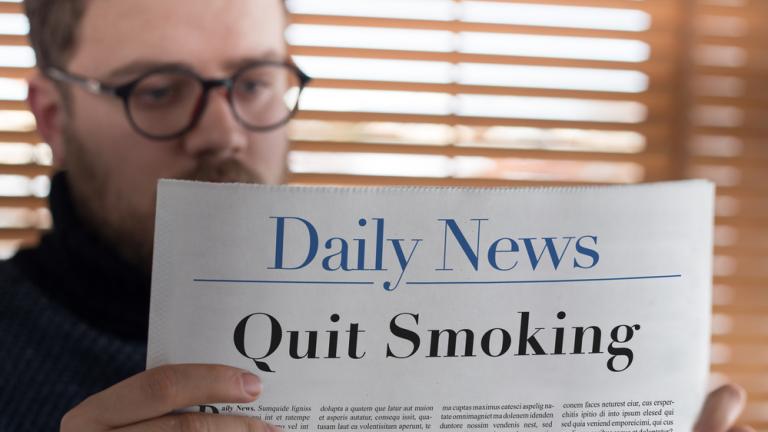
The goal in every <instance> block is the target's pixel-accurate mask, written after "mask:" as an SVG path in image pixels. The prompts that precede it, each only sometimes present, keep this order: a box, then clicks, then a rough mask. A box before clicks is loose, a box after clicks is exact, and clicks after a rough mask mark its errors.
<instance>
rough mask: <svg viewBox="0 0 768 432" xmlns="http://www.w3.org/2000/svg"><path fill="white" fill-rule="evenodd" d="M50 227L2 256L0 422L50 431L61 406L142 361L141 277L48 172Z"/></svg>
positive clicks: (2, 426)
mask: <svg viewBox="0 0 768 432" xmlns="http://www.w3.org/2000/svg"><path fill="white" fill-rule="evenodd" d="M50 207H51V212H52V214H53V220H54V229H53V230H52V231H51V232H50V233H48V234H46V235H45V236H44V237H43V239H42V241H41V242H40V245H39V246H38V247H36V248H34V249H29V250H24V251H21V252H19V253H18V254H17V255H16V256H15V257H14V258H12V259H11V260H10V261H7V262H2V263H0V377H2V384H0V431H2V432H5V431H57V430H59V423H60V421H61V418H62V416H63V415H64V413H66V412H67V411H69V410H70V409H71V408H72V407H74V406H75V405H77V404H78V403H80V402H81V401H82V400H84V399H85V398H87V397H88V396H90V395H92V394H94V393H97V392H99V391H101V390H103V389H105V388H107V387H109V386H111V385H113V384H115V383H117V382H119V381H121V380H123V379H125V378H127V377H129V376H131V375H134V374H136V373H138V372H140V371H142V370H143V369H144V363H145V358H146V335H147V317H148V310H149V276H148V275H146V274H143V273H142V272H140V271H137V270H136V269H135V268H132V267H131V266H130V265H128V264H126V263H125V262H124V261H123V260H121V259H120V257H119V256H118V255H117V254H116V253H114V252H113V251H112V250H111V249H110V248H109V247H108V246H107V245H106V244H105V243H104V242H103V241H102V240H101V239H100V238H99V237H98V236H97V235H95V234H94V233H93V232H92V231H91V230H89V229H88V227H86V226H84V225H83V224H82V223H81V222H80V220H79V218H78V217H77V212H76V210H75V208H74V206H73V205H72V201H71V198H70V194H69V188H68V184H67V179H66V175H65V174H63V173H59V174H57V175H55V176H54V178H53V182H52V186H51V196H50Z"/></svg>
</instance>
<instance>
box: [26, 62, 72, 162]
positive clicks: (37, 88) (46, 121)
mask: <svg viewBox="0 0 768 432" xmlns="http://www.w3.org/2000/svg"><path fill="white" fill-rule="evenodd" d="M27 103H28V104H29V108H30V109H31V110H32V114H34V116H35V121H36V122H37V131H38V132H39V133H40V136H41V138H42V139H43V140H44V141H45V142H46V143H48V145H49V146H50V147H51V151H52V152H53V166H54V168H61V167H63V166H64V160H65V155H66V151H65V150H66V149H65V146H64V139H63V126H62V125H63V124H64V116H65V115H66V107H65V106H64V100H63V99H62V96H61V94H60V92H59V90H58V89H57V88H56V86H55V85H54V84H53V83H52V82H51V80H49V79H47V78H46V77H44V76H43V75H42V74H41V73H40V72H38V73H36V74H35V75H34V76H33V77H32V78H30V79H29V93H28V95H27Z"/></svg>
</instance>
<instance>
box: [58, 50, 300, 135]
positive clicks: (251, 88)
mask: <svg viewBox="0 0 768 432" xmlns="http://www.w3.org/2000/svg"><path fill="white" fill-rule="evenodd" d="M46 75H47V76H48V77H49V78H51V79H53V80H56V81H60V82H65V83H71V84H75V85H79V86H80V87H82V88H84V89H85V90H87V91H89V92H91V93H94V94H104V95H111V96H115V97H119V98H121V99H122V100H123V106H124V108H125V113H126V115H127V117H128V120H129V122H130V123H131V125H132V126H133V128H134V129H135V130H136V132H138V133H139V134H141V135H143V136H145V137H147V138H151V139H157V140H165V139H172V138H177V137H179V136H181V135H183V134H185V133H187V132H189V131H190V130H192V129H194V127H195V126H196V125H197V122H198V121H199V120H200V117H202V114H203V112H205V108H206V106H207V104H208V94H209V92H210V91H211V90H212V89H215V88H217V87H224V88H226V89H227V101H228V102H229V106H230V108H231V109H232V113H233V114H234V116H235V118H236V119H237V120H238V121H239V122H240V124H242V125H243V126H244V127H245V128H247V129H249V130H252V131H257V132H263V131H269V130H273V129H276V128H278V127H280V126H282V125H284V124H286V123H287V122H288V120H290V118H291V117H292V116H293V115H294V114H295V113H296V111H297V110H298V106H299V98H300V96H301V92H302V91H303V90H304V87H305V86H306V85H307V84H308V83H309V82H310V80H311V78H310V77H309V76H308V75H306V74H305V73H304V72H302V71H301V70H300V69H299V68H298V67H296V66H295V65H293V64H290V63H281V62H272V61H260V62H256V63H251V64H249V65H247V66H245V67H243V68H241V69H240V70H238V71H237V72H235V73H234V74H233V75H232V76H231V77H229V78H226V79H204V78H202V77H200V76H199V75H197V74H196V73H195V72H193V71H192V70H189V69H185V68H182V67H178V66H167V67H163V68H159V69H153V70H151V71H148V72H146V73H144V74H142V75H141V76H139V77H138V78H136V79H134V80H133V81H130V82H128V83H126V84H122V85H116V86H111V85H107V84H105V83H103V82H100V81H98V80H95V79H91V78H87V77H83V76H79V75H75V74H71V73H68V72H65V71H63V70H61V69H58V68H53V67H52V68H48V69H47V71H46Z"/></svg>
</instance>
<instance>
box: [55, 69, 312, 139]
mask: <svg viewBox="0 0 768 432" xmlns="http://www.w3.org/2000/svg"><path fill="white" fill-rule="evenodd" d="M259 66H282V67H287V68H288V69H289V70H291V71H293V72H294V73H295V74H296V76H297V77H298V78H299V94H298V95H297V97H296V105H295V106H294V107H293V109H292V110H291V112H290V113H289V114H288V116H287V117H286V118H285V119H283V120H282V121H280V122H279V123H276V124H274V125H270V126H263V127H262V126H252V125H250V124H248V123H247V122H245V121H244V120H243V119H242V118H241V117H240V114H239V113H238V110H237V109H236V108H235V101H234V98H233V95H232V88H233V86H234V83H235V82H236V81H237V79H238V78H239V77H240V75H241V74H243V73H245V72H246V71H248V70H250V69H251V68H254V67H259ZM162 72H180V73H185V74H188V75H190V76H191V77H193V78H195V79H196V80H197V81H198V82H199V83H200V84H201V86H202V90H203V91H202V93H201V94H200V97H199V99H198V101H199V102H198V103H199V104H201V105H200V109H198V110H197V113H195V116H194V117H193V118H192V120H191V121H190V122H189V125H187V126H186V127H185V128H183V129H182V130H181V131H179V132H174V133H172V134H168V135H153V134H150V133H147V132H146V131H144V130H142V128H140V127H139V126H138V125H137V124H136V121H135V120H134V118H133V114H131V108H130V101H129V99H130V97H131V94H132V93H133V90H134V89H135V88H136V87H137V86H138V85H139V83H140V82H141V81H143V80H144V79H145V78H147V77H148V76H150V75H154V74H156V73H162ZM45 75H46V76H47V77H48V78H50V79H52V80H54V81H58V82H63V83H69V84H75V85H78V86H80V87H81V88H83V89H84V90H86V91H88V92H90V93H92V94H97V95H107V96H114V97H117V98H119V99H121V100H122V101H123V108H124V110H125V115H126V117H127V118H128V122H129V123H130V124H131V126H132V127H133V129H134V130H135V131H136V132H137V133H138V134H139V135H141V136H143V137H145V138H149V139H153V140H170V139H175V138H178V137H180V136H183V135H184V134H186V133H188V132H189V131H191V130H193V129H194V128H195V127H196V126H197V124H198V122H199V121H200V118H201V117H202V115H203V113H204V112H205V109H206V108H207V106H208V94H209V92H210V91H211V90H212V89H214V88H216V87H224V88H226V89H227V103H228V104H229V108H230V109H231V110H232V113H233V114H234V116H235V118H236V119H237V121H238V123H240V124H241V125H242V126H243V127H245V128H246V129H248V130H250V131H253V132H268V131H271V130H274V129H277V128H279V127H281V126H283V125H285V124H286V123H288V122H289V121H290V120H291V118H292V117H293V116H294V115H295V114H296V112H297V111H298V110H299V100H300V98H301V94H302V92H303V91H304V89H305V88H306V86H307V85H308V84H309V83H310V82H311V81H312V77H310V76H309V75H307V74H306V73H305V72H304V71H302V70H301V69H300V68H299V67H298V66H296V65H295V64H293V63H290V62H280V61H271V60H260V61H255V62H250V63H248V64H246V65H244V66H242V67H241V68H239V69H238V70H237V71H236V72H235V73H233V74H232V75H231V76H230V77H229V78H221V79H206V78H203V77H201V76H200V75H199V74H198V73H196V72H195V71H194V70H192V69H190V68H186V67H183V66H176V65H168V66H161V67H157V68H153V69H150V70H148V71H146V72H144V73H142V74H141V75H139V76H138V77H137V78H135V79H133V80H131V81H129V82H127V83H125V84H118V85H109V84H106V83H104V82H102V81H100V80H97V79H94V78H88V77H85V76H82V75H78V74H73V73H70V72H67V71H65V70H63V69H60V68H58V67H55V66H51V67H48V68H47V69H46V70H45Z"/></svg>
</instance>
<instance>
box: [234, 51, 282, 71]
mask: <svg viewBox="0 0 768 432" xmlns="http://www.w3.org/2000/svg"><path fill="white" fill-rule="evenodd" d="M260 61H269V62H285V61H288V55H286V54H278V53H277V52H276V51H267V52H265V53H263V54H261V55H258V56H252V57H246V58H241V59H237V60H234V61H231V62H227V64H226V67H227V70H229V71H231V72H234V71H236V70H238V69H240V68H241V67H243V66H247V65H249V64H253V63H258V62H260Z"/></svg>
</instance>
